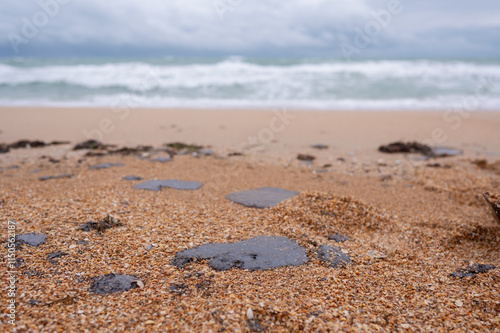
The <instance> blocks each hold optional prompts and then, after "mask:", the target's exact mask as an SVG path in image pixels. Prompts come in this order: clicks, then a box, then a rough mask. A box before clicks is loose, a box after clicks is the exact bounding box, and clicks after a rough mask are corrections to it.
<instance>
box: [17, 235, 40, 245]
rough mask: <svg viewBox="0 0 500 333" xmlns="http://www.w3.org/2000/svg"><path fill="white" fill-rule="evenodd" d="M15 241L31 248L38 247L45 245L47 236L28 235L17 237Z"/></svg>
mask: <svg viewBox="0 0 500 333" xmlns="http://www.w3.org/2000/svg"><path fill="white" fill-rule="evenodd" d="M16 239H17V241H18V242H19V243H21V244H28V245H31V246H35V247H37V246H39V245H41V244H43V243H45V241H46V239H47V236H46V235H43V234H35V233H29V234H24V235H19V236H17V238H16Z"/></svg>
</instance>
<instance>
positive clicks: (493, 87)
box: [0, 57, 500, 109]
mask: <svg viewBox="0 0 500 333" xmlns="http://www.w3.org/2000/svg"><path fill="white" fill-rule="evenodd" d="M120 94H122V95H127V94H128V95H133V96H136V97H137V98H136V99H137V100H140V101H141V103H142V104H143V105H144V106H153V107H161V106H167V107H177V106H185V105H187V106H188V107H203V106H202V105H209V107H224V106H226V105H228V107H229V106H230V107H259V105H262V106H263V107H269V106H276V105H278V104H280V105H282V104H283V102H286V101H288V102H289V104H295V105H300V107H306V108H311V107H312V108H321V109H327V108H349V109H351V108H368V109H369V108H372V107H370V105H372V106H376V108H386V107H388V108H409V107H412V108H426V109H427V108H442V104H443V101H445V103H448V101H451V100H455V101H456V99H457V98H469V97H471V96H476V95H477V96H482V95H486V97H487V98H486V97H485V98H484V99H485V100H487V101H488V102H487V103H488V105H489V106H488V107H491V108H497V109H500V103H497V104H496V105H494V106H492V103H493V101H497V100H498V99H499V98H500V63H498V62H484V63H481V62H466V61H431V60H418V61H410V60H378V61H374V60H372V61H357V62H343V61H312V60H309V61H306V60H304V59H302V60H295V61H277V60H275V61H270V60H249V59H245V58H237V57H233V58H229V59H221V60H219V61H213V60H204V61H191V62H189V61H186V60H183V61H180V60H178V59H165V60H163V61H138V60H137V61H128V62H127V61H101V62H84V61H82V62H80V63H78V62H75V61H72V62H71V63H60V62H57V61H52V62H51V61H45V62H43V61H30V62H28V61H26V62H23V61H10V62H9V61H3V62H0V96H9V97H8V98H6V97H5V98H0V104H2V105H7V104H12V103H18V104H20V105H22V104H23V103H25V104H26V103H28V104H30V103H33V101H37V103H42V102H43V103H48V104H50V105H62V104H64V105H67V104H68V103H69V104H71V105H84V106H92V105H95V103H98V104H99V103H100V104H99V106H104V104H106V103H108V102H110V101H112V100H114V99H115V98H116V96H118V95H120ZM104 100H106V102H103V101H104ZM44 101H45V102H44ZM495 103H496V102H495ZM368 104H370V105H368Z"/></svg>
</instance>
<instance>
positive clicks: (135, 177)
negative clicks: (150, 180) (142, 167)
mask: <svg viewBox="0 0 500 333" xmlns="http://www.w3.org/2000/svg"><path fill="white" fill-rule="evenodd" d="M122 179H123V180H142V179H143V178H142V177H139V176H134V175H131V176H126V177H123V178H122Z"/></svg>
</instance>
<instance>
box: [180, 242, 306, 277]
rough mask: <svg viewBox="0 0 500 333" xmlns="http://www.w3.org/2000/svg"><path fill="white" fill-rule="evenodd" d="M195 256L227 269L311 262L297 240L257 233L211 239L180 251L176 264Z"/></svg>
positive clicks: (211, 264) (188, 260)
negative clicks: (227, 239) (219, 240)
mask: <svg viewBox="0 0 500 333" xmlns="http://www.w3.org/2000/svg"><path fill="white" fill-rule="evenodd" d="M194 259H209V260H210V263H209V265H210V267H212V268H213V269H215V270H218V271H225V270H228V269H231V268H233V267H236V268H241V269H248V270H250V271H255V270H264V269H271V268H277V267H283V266H299V265H302V264H304V263H307V262H309V259H308V258H307V255H306V253H305V251H304V248H302V247H301V246H300V245H298V244H297V243H296V242H295V241H293V240H291V239H289V238H286V237H281V236H257V237H254V238H250V239H247V240H245V241H241V242H235V243H211V244H206V245H201V246H198V247H195V248H192V249H188V250H183V251H180V252H178V253H177V254H176V255H175V257H174V259H173V260H172V265H175V266H177V267H179V268H184V267H185V266H186V265H187V264H189V263H190V262H192V261H193V260H194Z"/></svg>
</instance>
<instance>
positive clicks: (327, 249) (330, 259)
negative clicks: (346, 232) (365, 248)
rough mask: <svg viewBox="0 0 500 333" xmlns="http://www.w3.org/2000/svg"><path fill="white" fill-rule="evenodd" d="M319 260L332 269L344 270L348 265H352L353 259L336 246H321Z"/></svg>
mask: <svg viewBox="0 0 500 333" xmlns="http://www.w3.org/2000/svg"><path fill="white" fill-rule="evenodd" d="M318 259H319V260H321V261H322V262H323V263H325V264H326V265H327V266H328V267H332V268H344V267H345V266H346V265H348V264H351V257H350V256H348V255H347V254H345V253H343V252H342V249H341V248H340V247H336V246H329V245H321V246H319V247H318Z"/></svg>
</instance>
